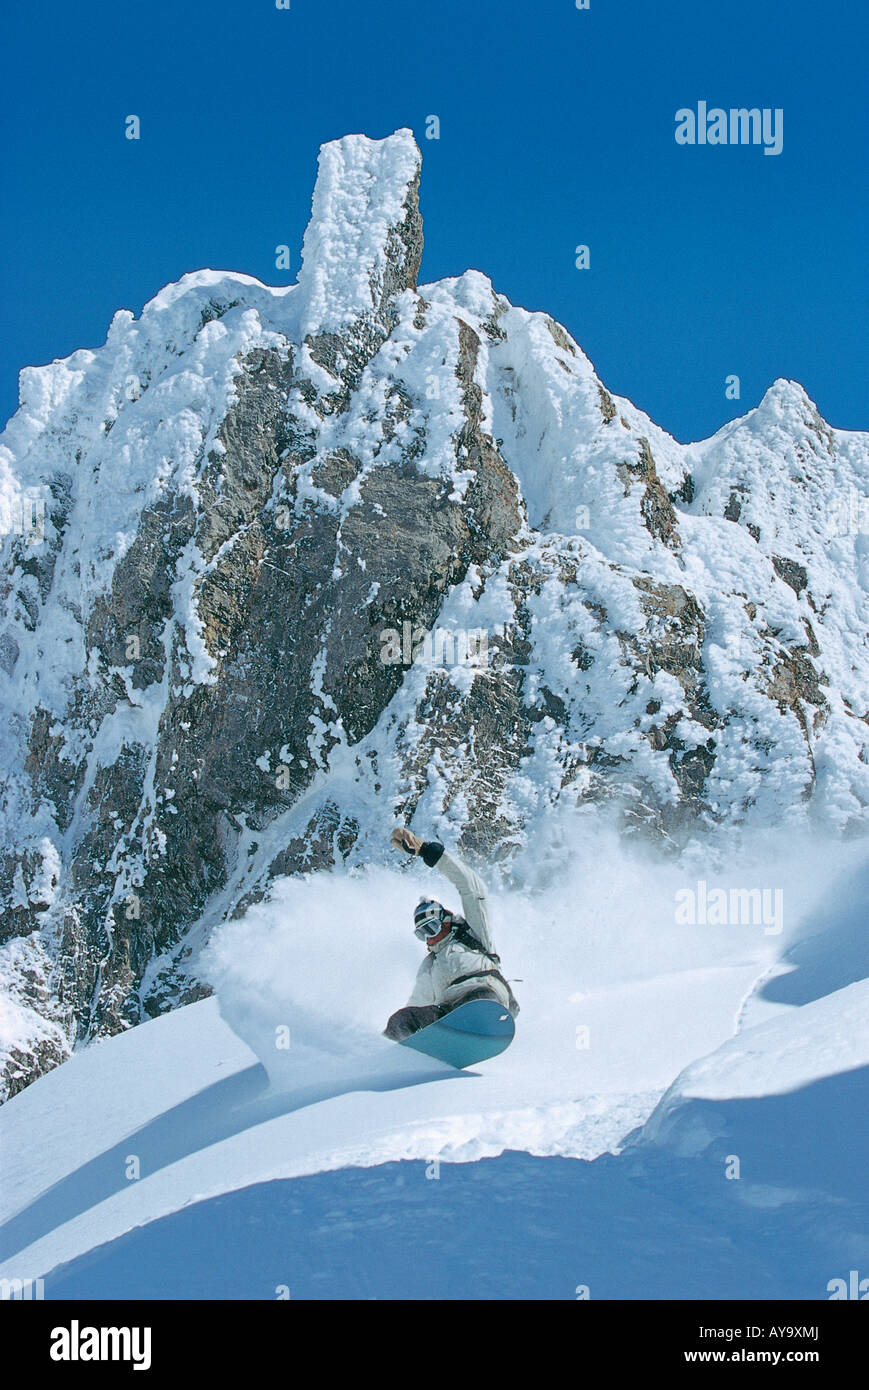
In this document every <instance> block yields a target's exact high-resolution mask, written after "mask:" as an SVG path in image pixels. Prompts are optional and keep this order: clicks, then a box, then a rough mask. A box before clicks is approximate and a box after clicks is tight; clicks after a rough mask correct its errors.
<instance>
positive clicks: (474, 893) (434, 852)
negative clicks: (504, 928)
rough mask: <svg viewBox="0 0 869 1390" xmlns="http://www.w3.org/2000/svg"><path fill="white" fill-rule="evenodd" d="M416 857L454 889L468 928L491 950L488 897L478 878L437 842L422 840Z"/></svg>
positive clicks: (481, 881) (482, 883)
mask: <svg viewBox="0 0 869 1390" xmlns="http://www.w3.org/2000/svg"><path fill="white" fill-rule="evenodd" d="M419 857H420V859H422V861H423V863H425V864H428V866H429V868H430V869H439V870H440V872H441V873H442V874H443V875H444V877H445V878H448V879H449V881H450V883H452V884H453V886H454V887H455V888H458V890H459V896H460V897H461V900H462V911H463V912H464V914H465V920H466V922H467V924H468V926H469V927H470V928H471V931H472V932H473V933H474V936H475V937H476V938H477V940H478V941H479V943H480V945H481V946H483V947H485V949H486V950H487V951H494V949H495V947H494V944H493V942H492V929H491V926H490V920H489V895H488V893H487V892H486V885H485V883H484V882H483V880H482V879H481V878H480V876H479V875H478V874H475V873H474V871H473V869H469V868H468V866H467V864H463V863H462V861H461V860H460V859H454V858H453V856H452V855H451V854H448V853H447V851H446V850H445V849H444V847H443V845H441V844H438V842H437V840H428V841H424V842H423V846H422V849H421V850H420V852H419Z"/></svg>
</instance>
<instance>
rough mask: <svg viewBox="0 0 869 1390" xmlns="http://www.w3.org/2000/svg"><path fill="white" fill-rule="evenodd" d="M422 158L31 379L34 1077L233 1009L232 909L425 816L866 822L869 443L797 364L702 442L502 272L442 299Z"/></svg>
mask: <svg viewBox="0 0 869 1390" xmlns="http://www.w3.org/2000/svg"><path fill="white" fill-rule="evenodd" d="M419 166H420V159H419V152H418V150H417V149H416V146H415V143H414V141H413V137H412V135H411V134H410V132H408V131H398V132H396V134H395V135H393V136H391V137H389V139H387V140H384V141H371V140H368V139H366V138H365V137H363V136H348V137H346V138H345V139H343V140H340V141H336V142H334V143H332V144H330V145H327V146H325V147H324V149H323V151H322V153H321V160H320V176H319V179H318V182H317V187H316V190H315V194H314V202H313V214H312V220H311V224H310V226H309V228H308V231H307V233H306V236H305V244H304V262H303V268H302V271H301V274H300V277H299V282H298V284H297V285H296V286H294V287H291V288H289V289H272V288H269V287H267V286H265V285H263V284H261V283H259V282H258V281H256V280H254V279H252V278H251V277H249V276H245V275H239V274H234V273H231V272H219V271H200V272H197V273H195V274H190V275H186V276H184V277H183V278H182V280H180V281H179V282H178V284H176V285H170V286H168V287H166V288H165V289H164V290H162V291H161V292H160V294H158V295H157V296H156V297H155V298H154V299H153V300H152V301H151V302H150V303H149V304H147V305H146V306H145V309H144V310H143V312H142V315H141V317H140V319H138V320H135V319H134V318H133V316H132V315H131V314H130V313H128V312H127V311H119V312H118V313H117V314H116V315H115V317H114V319H113V321H112V324H111V327H110V329H109V332H108V336H107V340H106V343H105V345H104V346H103V347H102V348H100V349H97V350H95V351H80V352H76V353H74V354H73V355H72V356H71V357H69V358H67V359H65V360H63V361H57V362H54V363H52V364H50V365H49V366H45V367H39V368H28V369H26V370H24V371H23V372H22V373H21V390H20V397H21V404H20V408H19V410H18V412H17V413H16V415H15V416H14V417H13V419H12V420H11V421H10V422H9V424H8V426H7V428H6V431H5V433H4V434H3V436H2V439H0V489H2V497H0V500H2V505H3V515H4V517H6V518H8V519H9V521H10V524H9V526H7V530H8V531H9V534H8V535H7V536H6V537H5V538H4V540H3V548H4V571H3V572H4V575H5V576H6V578H5V580H4V604H3V625H2V632H0V664H2V671H3V680H2V686H0V705H2V718H3V722H4V729H5V730H6V733H5V735H4V745H3V758H4V780H3V800H2V824H0V836H2V843H0V868H2V893H3V909H4V911H3V922H2V928H0V931H2V944H0V980H2V981H5V982H6V983H7V990H8V997H9V1000H10V1002H9V1004H8V1005H7V1006H6V1010H5V1015H4V1016H5V1018H6V1024H5V1030H6V1031H5V1034H4V1036H5V1038H6V1043H5V1046H6V1052H5V1054H4V1056H5V1059H6V1060H5V1063H4V1066H5V1071H4V1075H5V1078H6V1079H5V1081H4V1082H3V1089H4V1092H5V1093H10V1092H14V1091H16V1090H17V1089H19V1088H20V1087H21V1086H22V1085H24V1084H26V1082H27V1080H28V1079H29V1077H31V1076H33V1075H34V1074H36V1073H38V1072H39V1071H40V1070H43V1069H45V1067H47V1066H50V1065H51V1064H52V1063H53V1062H55V1061H57V1060H58V1059H59V1058H60V1057H62V1056H63V1055H66V1054H67V1053H68V1051H69V1050H70V1049H71V1048H72V1047H73V1046H74V1045H75V1043H76V1041H78V1040H82V1039H88V1038H92V1037H95V1036H100V1035H102V1034H105V1033H112V1032H116V1031H117V1030H119V1029H123V1028H125V1027H129V1026H130V1025H131V1024H135V1023H137V1022H139V1021H140V1020H142V1019H143V1018H145V1017H147V1016H149V1015H152V1014H155V1013H158V1012H160V1011H161V1010H163V1009H165V1008H167V1007H171V1006H172V1005H175V1004H178V1003H181V1002H185V1001H190V1000H193V999H196V998H197V997H199V996H200V995H201V994H202V993H203V992H204V990H205V989H206V987H207V986H206V985H205V984H204V983H203V982H202V981H201V980H200V979H199V978H198V977H197V976H196V973H195V970H191V969H190V962H191V959H192V957H191V951H192V950H193V949H194V948H196V947H198V946H199V945H201V944H202V942H203V941H204V940H205V938H206V937H207V936H208V934H209V932H210V930H211V929H212V928H213V926H214V925H215V924H217V923H220V922H222V921H223V920H225V919H226V918H227V917H231V916H232V915H233V914H234V913H237V912H239V911H241V910H243V908H244V907H245V906H247V905H249V904H250V903H251V902H253V901H256V900H258V899H261V898H262V897H263V895H265V894H266V893H267V892H268V890H269V885H270V884H271V883H272V882H273V881H274V880H275V878H276V877H279V876H281V875H286V874H298V873H300V872H304V871H306V870H310V869H317V868H328V867H330V866H332V865H334V864H341V863H346V864H347V865H348V866H349V867H353V866H354V865H358V864H363V863H370V862H371V861H372V860H376V859H379V858H381V857H382V856H384V855H385V854H386V853H387V851H386V849H385V841H386V832H388V829H389V827H390V825H391V824H392V822H393V817H395V816H399V817H401V818H402V819H406V820H414V821H415V823H416V824H417V826H418V827H419V828H421V829H423V830H424V831H425V832H426V833H429V834H431V833H435V834H440V835H442V836H444V837H445V838H449V839H451V840H452V841H454V842H457V843H458V846H459V848H460V849H461V850H462V851H463V852H464V853H466V854H468V855H470V856H474V855H480V856H485V858H486V860H487V862H488V863H489V864H490V865H491V864H492V862H493V861H495V862H497V863H499V864H500V865H501V866H502V869H503V873H504V875H505V876H506V878H508V879H509V878H511V877H512V879H513V881H527V880H528V879H529V877H530V876H532V875H533V874H534V873H538V872H539V870H540V868H541V865H546V866H547V867H548V868H550V869H551V868H554V867H556V865H555V859H556V858H557V855H555V853H554V849H553V846H554V845H555V846H559V845H560V846H561V851H560V852H561V854H562V858H564V857H566V856H568V855H569V853H570V842H571V838H572V837H573V838H575V836H576V835H577V834H578V833H580V832H579V831H578V830H577V828H576V825H575V824H574V823H573V822H572V821H571V817H572V816H573V815H574V813H575V812H576V814H578V815H580V817H581V814H582V812H583V811H584V810H593V811H594V812H595V813H596V814H597V813H599V811H600V810H601V808H604V807H611V808H612V809H613V811H614V812H615V813H617V814H618V816H619V817H620V819H621V823H622V825H623V826H624V827H625V828H627V829H631V830H635V831H637V830H639V831H643V832H644V833H646V834H648V835H650V836H652V837H653V838H657V839H658V840H659V841H661V842H663V843H665V844H666V845H668V846H670V847H672V848H675V849H679V848H680V847H682V846H684V845H686V844H690V843H691V842H692V841H695V840H696V838H697V837H698V835H700V834H702V833H703V832H705V831H709V830H712V829H716V828H717V829H718V831H719V834H721V833H722V832H727V833H729V832H730V831H736V830H738V829H739V828H740V827H748V828H749V829H751V830H757V829H758V828H760V827H763V826H765V825H768V824H771V823H781V822H784V823H785V824H791V825H793V826H794V827H796V826H799V825H803V824H811V825H814V826H822V827H829V828H832V829H833V830H834V831H835V832H836V833H839V832H844V831H847V832H851V831H853V830H855V829H858V828H860V827H861V826H864V825H865V821H866V815H867V805H869V762H867V741H869V725H867V720H869V676H867V672H869V663H867V632H869V604H867V568H866V566H867V558H866V557H867V547H866V536H865V534H864V533H863V531H862V530H861V529H860V525H856V524H852V523H853V518H854V516H855V515H857V516H862V512H861V511H860V509H859V506H858V508H857V511H856V512H855V508H854V505H853V502H854V499H855V498H857V499H858V502H859V499H861V498H864V497H865V495H866V494H867V493H869V436H867V435H866V434H854V433H850V434H849V433H846V432H843V431H839V430H835V429H833V428H831V427H830V426H828V425H827V424H825V423H824V422H823V421H822V420H821V419H820V417H819V416H818V413H817V410H816V409H815V408H814V406H813V405H812V404H811V402H810V401H809V400H808V398H807V397H806V396H805V393H804V392H803V391H802V390H801V388H799V387H798V386H797V385H796V384H794V383H788V382H782V381H779V382H776V383H775V385H774V386H773V387H771V389H770V391H769V392H768V393H767V395H766V397H765V398H764V400H763V401H762V402H761V404H760V405H759V406H758V407H757V409H756V410H754V411H752V412H750V413H749V415H747V416H746V417H745V418H744V419H742V420H736V421H733V422H732V423H731V424H729V425H728V426H726V427H725V428H724V429H723V430H721V431H719V432H718V434H717V435H715V436H714V437H713V438H712V439H711V440H708V441H705V442H703V443H699V444H693V445H687V446H682V445H679V444H677V443H676V441H675V440H673V439H672V438H671V437H670V436H669V435H668V434H666V432H665V431H663V430H662V429H660V428H659V427H658V426H656V425H655V424H654V423H653V422H652V421H651V420H650V419H648V417H647V416H645V415H644V414H643V413H642V412H641V411H640V410H638V409H637V408H636V407H635V406H633V405H632V404H631V403H630V402H628V401H626V400H624V399H622V398H620V397H616V396H613V395H611V394H610V393H609V392H608V391H607V389H606V388H605V386H604V385H603V383H602V382H600V380H599V379H598V378H597V376H596V374H595V372H594V369H593V367H592V365H591V363H590V362H589V361H588V359H587V358H586V357H585V356H584V354H583V353H582V351H581V349H580V347H579V346H578V345H577V344H576V343H575V342H574V341H573V340H572V338H571V337H570V335H569V334H568V333H566V331H565V330H564V329H563V328H561V327H560V326H559V325H557V324H556V323H554V322H553V321H552V320H551V319H550V318H549V317H548V316H547V315H546V314H545V313H530V312H527V311H526V310H523V309H520V308H515V307H513V306H511V305H510V304H509V303H508V302H507V300H506V299H505V298H504V297H503V296H501V295H500V294H498V293H497V291H496V290H495V289H494V288H493V287H492V285H491V284H490V282H489V281H488V280H487V279H486V277H485V276H484V275H482V274H481V273H479V272H477V271H468V272H466V273H465V274H464V275H462V276H460V277H458V278H454V279H447V280H443V281H441V282H439V283H437V284H434V285H422V286H420V285H418V283H417V274H418V269H419V264H420V255H421V250H422V225H421V219H420V214H419V206H418V180H419ZM555 827H557V829H555ZM22 941H26V942H27V943H28V945H27V947H26V951H24V952H23V950H22V945H21V943H22ZM25 954H26V956H27V959H26V961H25V960H24V955H25Z"/></svg>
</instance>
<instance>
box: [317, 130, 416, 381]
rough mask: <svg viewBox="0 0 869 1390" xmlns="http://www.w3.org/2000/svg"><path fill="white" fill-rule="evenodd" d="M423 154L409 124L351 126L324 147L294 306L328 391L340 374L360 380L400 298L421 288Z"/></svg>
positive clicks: (393, 317) (394, 315)
mask: <svg viewBox="0 0 869 1390" xmlns="http://www.w3.org/2000/svg"><path fill="white" fill-rule="evenodd" d="M420 163H421V157H420V153H419V149H418V147H417V144H416V141H415V139H414V137H413V133H412V132H411V131H410V130H397V131H396V132H395V134H394V135H390V136H388V137H387V138H386V139H385V140H369V139H368V138H367V137H366V136H364V135H348V136H345V137H344V139H343V140H333V141H331V142H330V143H329V144H327V145H324V146H323V147H322V149H321V150H320V160H319V175H318V178H317V184H316V187H315V189H314V198H313V206H312V213H311V220H310V223H309V224H308V229H307V231H306V233H305V240H304V246H303V249H302V270H301V273H300V275H299V282H298V306H297V307H298V313H299V336H300V339H301V341H302V343H303V344H304V357H305V361H306V364H307V365H308V366H309V367H310V364H311V363H313V368H311V376H312V377H313V378H314V379H315V380H316V381H317V382H318V384H320V385H321V386H322V387H324V388H325V390H326V391H327V392H328V391H331V390H332V389H334V378H338V379H340V380H341V381H342V382H343V383H344V384H345V385H349V386H352V385H354V384H355V382H356V381H357V380H358V376H359V372H360V370H361V369H362V368H363V367H364V366H365V365H366V363H367V362H369V361H370V360H371V358H372V357H373V356H374V354H375V352H376V351H377V350H378V348H379V347H380V345H381V343H382V342H383V341H384V339H385V338H386V337H387V336H388V334H389V332H390V331H391V329H392V328H393V326H394V324H395V322H396V319H397V309H396V299H397V298H398V296H399V295H400V294H402V293H403V291H405V290H408V289H415V288H416V282H417V275H418V273H419V266H420V260H421V258H422V245H423V238H422V217H421V215H420V211H419V173H420ZM317 368H320V369H321V371H322V372H325V373H326V376H327V380H326V381H325V382H324V381H323V378H322V375H319V374H318V373H317V371H316V369H317ZM329 378H332V380H331V381H330V380H329Z"/></svg>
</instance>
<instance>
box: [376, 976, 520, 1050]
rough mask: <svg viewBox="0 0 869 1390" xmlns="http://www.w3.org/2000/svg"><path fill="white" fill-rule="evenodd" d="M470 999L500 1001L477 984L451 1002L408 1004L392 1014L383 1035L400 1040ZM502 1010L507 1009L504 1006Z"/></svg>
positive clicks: (487, 989)
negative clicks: (474, 987)
mask: <svg viewBox="0 0 869 1390" xmlns="http://www.w3.org/2000/svg"><path fill="white" fill-rule="evenodd" d="M472 999H492V1000H494V1002H495V1003H496V1004H501V1003H502V1001H501V1000H500V999H499V998H498V996H497V994H496V993H495V992H494V990H492V989H489V988H488V986H487V985H479V986H478V987H477V988H476V989H470V990H468V992H467V994H463V995H462V996H461V998H460V999H455V1000H454V1001H453V1003H452V1004H408V1005H407V1006H406V1007H405V1008H403V1009H399V1010H398V1011H397V1012H396V1013H394V1014H393V1015H392V1017H391V1018H390V1020H389V1022H388V1023H387V1025H386V1027H385V1028H384V1030H383V1036H384V1037H386V1038H391V1039H392V1040H393V1042H402V1040H403V1039H404V1038H409V1037H410V1036H411V1034H412V1033H417V1032H419V1029H420V1028H425V1027H426V1025H427V1024H429V1023H434V1022H435V1020H436V1019H438V1018H443V1016H444V1014H448V1013H451V1012H452V1010H453V1009H457V1008H458V1007H459V1005H460V1004H470V1002H471V1000H472ZM504 1012H505V1013H507V1012H509V1011H508V1010H507V1009H506V1008H505V1009H504Z"/></svg>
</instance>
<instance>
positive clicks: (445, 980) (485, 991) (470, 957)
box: [384, 827, 519, 1042]
mask: <svg viewBox="0 0 869 1390" xmlns="http://www.w3.org/2000/svg"><path fill="white" fill-rule="evenodd" d="M390 843H391V844H393V845H394V846H395V847H396V849H403V850H404V851H405V853H406V854H411V855H418V856H419V857H420V859H422V861H423V863H424V864H427V865H428V867H429V868H430V869H432V868H435V867H437V868H438V869H440V871H441V873H442V874H444V875H445V877H446V878H448V879H449V881H450V883H452V884H453V885H454V886H455V887H456V888H458V890H459V895H460V897H461V899H462V907H463V909H464V913H465V915H464V917H461V916H459V914H458V913H457V912H449V911H448V910H447V909H446V908H445V907H444V906H443V904H442V903H439V902H437V901H436V899H434V898H420V900H419V903H418V905H417V908H416V911H415V912H414V914H413V930H414V935H415V936H418V937H419V939H420V940H421V941H424V942H425V944H426V947H427V954H426V958H425V960H424V961H423V963H422V965H421V966H420V968H419V971H418V973H417V977H416V983H415V985H414V987H413V992H412V994H411V996H410V999H409V1000H408V1002H407V1004H406V1006H405V1007H404V1008H403V1009H399V1010H398V1011H397V1013H394V1014H393V1015H392V1017H391V1018H390V1020H389V1022H388V1023H387V1025H386V1028H385V1029H384V1033H385V1035H386V1037H387V1038H392V1039H394V1040H395V1041H396V1042H401V1040H402V1039H403V1038H407V1037H410V1036H411V1034H413V1033H415V1032H416V1031H417V1029H419V1028H424V1027H425V1026H426V1025H427V1024H429V1023H433V1022H434V1021H435V1020H436V1019H438V1018H443V1016H444V1015H445V1014H447V1013H449V1012H450V1011H451V1010H452V1009H455V1008H456V1007H457V1006H458V1005H459V1004H466V1003H468V1002H470V1000H472V999H492V1000H494V1001H495V1002H496V1003H498V1004H500V1005H501V1006H502V1007H503V1008H505V1009H507V1010H508V1011H509V1012H510V1013H511V1014H512V1016H513V1017H514V1018H515V1017H516V1015H517V1014H518V1012H519V1005H518V1003H517V1002H516V998H515V996H514V994H513V991H512V990H511V988H510V986H509V984H508V983H507V981H506V980H505V978H504V976H503V975H502V974H501V970H500V965H501V960H500V957H499V956H497V955H496V954H495V951H494V949H493V943H492V934H491V931H490V929H489V904H488V897H487V894H486V887H485V884H484V883H483V882H482V880H481V879H479V878H478V877H477V875H476V874H475V873H474V872H473V870H472V869H469V868H467V866H466V865H464V864H462V863H461V862H460V861H459V860H458V859H454V858H453V856H452V855H451V854H448V853H447V851H446V850H445V849H444V847H443V845H441V844H439V843H438V842H437V841H436V840H428V841H423V840H421V839H420V838H419V836H418V835H414V833H413V831H412V830H406V829H404V828H403V827H401V828H399V829H397V830H393V832H392V836H391V840H390Z"/></svg>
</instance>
